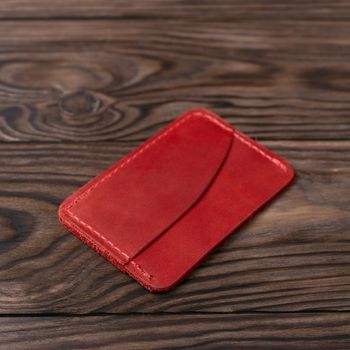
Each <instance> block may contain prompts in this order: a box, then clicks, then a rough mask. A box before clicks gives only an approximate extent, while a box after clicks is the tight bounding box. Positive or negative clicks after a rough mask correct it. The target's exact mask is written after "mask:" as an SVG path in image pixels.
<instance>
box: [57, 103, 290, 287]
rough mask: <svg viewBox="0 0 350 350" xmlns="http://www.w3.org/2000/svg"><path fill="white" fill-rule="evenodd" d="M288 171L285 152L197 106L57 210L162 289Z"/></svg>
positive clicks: (87, 238)
mask: <svg viewBox="0 0 350 350" xmlns="http://www.w3.org/2000/svg"><path fill="white" fill-rule="evenodd" d="M293 176H294V172H293V169H292V168H291V166H290V165H289V164H288V163H287V162H286V161H285V160H284V159H283V158H281V157H278V156H277V155H275V154H273V153H272V152H271V151H269V150H267V149H266V148H264V147H263V146H261V145H259V144H257V143H256V142H254V141H253V140H251V139H250V138H248V137H247V136H246V135H244V134H242V133H241V132H239V131H238V130H235V129H233V128H232V127H231V126H230V125H229V124H227V123H226V122H224V121H223V120H222V119H220V118H219V117H217V116H216V115H214V114H213V113H211V112H209V111H206V110H203V109H196V110H191V111H189V112H187V113H186V114H184V115H183V116H181V117H180V118H178V119H177V120H176V121H174V122H173V123H171V124H169V125H168V126H167V127H165V128H164V129H163V130H161V131H160V132H159V133H158V134H156V135H155V136H153V137H152V138H150V139H149V140H147V141H146V142H145V143H143V144H142V145H141V146H139V147H138V148H136V149H135V150H134V151H133V152H131V153H130V154H128V155H127V156H126V157H124V158H123V159H121V160H120V161H118V162H117V163H115V164H113V165H112V166H111V167H110V168H108V169H107V170H106V171H104V172H103V173H101V174H100V175H98V176H97V177H95V178H94V179H92V180H91V181H90V182H88V183H87V184H86V185H84V186H83V187H81V188H80V189H79V190H77V191H76V192H75V193H73V194H72V195H71V196H69V197H68V198H67V199H66V200H65V201H64V202H63V203H62V204H61V206H60V208H59V217H60V220H61V222H62V223H63V224H64V225H65V227H66V228H67V229H68V230H69V231H71V232H72V233H73V234H75V235H76V236H77V237H79V238H80V239H81V240H82V241H84V242H85V243H86V244H88V245H89V246H90V247H92V248H93V249H94V250H96V251H97V252H98V253H100V254H101V255H103V256H104V257H105V258H106V259H108V260H109V261H110V262H111V263H113V264H114V265H115V266H117V267H118V268H119V269H120V270H122V271H123V272H127V273H128V274H129V275H130V276H132V277H133V278H135V279H136V280H137V281H138V282H139V283H140V284H141V285H143V286H144V287H145V288H147V289H149V290H150V291H154V292H160V291H166V290H168V289H170V288H171V287H173V286H175V285H176V284H177V283H179V281H181V280H182V279H183V278H184V277H185V276H186V275H187V274H188V273H189V272H190V271H191V270H192V269H193V268H194V267H195V266H196V265H197V264H198V263H199V262H200V261H201V260H202V259H203V258H204V257H205V256H206V255H208V254H209V253H210V252H211V251H212V250H213V249H214V248H215V247H216V246H218V245H219V244H220V243H221V242H222V241H223V240H224V239H225V238H226V237H227V236H229V235H230V234H231V233H232V232H233V231H234V230H235V229H236V228H237V227H238V226H239V225H240V224H242V223H243V222H244V221H245V220H246V219H248V218H249V217H250V216H251V215H252V214H254V213H255V212H256V211H257V210H258V209H259V208H260V207H261V206H263V205H264V204H265V203H266V202H267V201H269V200H270V199H271V198H272V197H274V196H275V195H276V194H277V193H278V192H279V191H281V190H282V189H283V188H284V187H285V186H286V185H287V184H288V183H289V182H290V181H291V180H292V178H293Z"/></svg>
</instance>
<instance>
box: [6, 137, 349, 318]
mask: <svg viewBox="0 0 350 350" xmlns="http://www.w3.org/2000/svg"><path fill="white" fill-rule="evenodd" d="M264 143H265V144H266V145H267V146H268V147H270V148H271V149H273V150H275V151H276V152H278V153H279V154H281V155H284V156H286V157H287V158H288V159H289V160H290V161H291V162H292V164H293V165H294V166H295V168H296V170H297V173H298V178H297V181H296V183H295V185H293V186H292V187H291V188H289V189H288V190H287V191H286V192H285V193H283V194H282V195H281V196H280V197H278V198H277V200H275V201H274V202H273V203H272V204H271V205H269V206H268V207H267V208H266V209H265V210H264V211H263V212H261V213H260V214H259V215H258V216H257V217H255V218H254V219H252V220H251V221H250V222H249V223H247V224H246V225H244V226H243V227H242V228H241V229H240V230H239V231H238V232H237V233H236V234H235V235H234V236H233V237H231V238H230V239H229V240H228V241H227V242H226V244H225V245H224V246H223V247H221V248H220V249H219V250H218V251H217V252H216V253H215V254H214V255H213V256H212V257H210V258H209V259H208V260H207V261H206V262H205V263H204V264H203V265H202V266H201V267H200V268H199V269H198V270H196V272H195V273H194V274H192V276H191V277H190V278H189V279H188V280H186V281H185V282H184V283H183V284H181V286H179V287H178V288H177V289H175V290H174V291H172V292H169V293H166V294H163V295H153V294H151V293H149V292H147V291H145V290H144V289H143V288H142V287H140V286H139V285H138V284H137V283H136V282H135V281H133V280H132V279H131V278H129V277H128V276H126V275H123V274H122V273H120V272H119V271H118V270H117V269H115V268H114V267H113V266H112V265H111V264H109V263H108V262H107V261H105V260H104V259H103V258H102V257H100V256H98V255H97V254H96V253H95V252H93V251H92V250H91V249H90V248H88V247H86V246H85V245H83V244H82V243H81V241H79V240H78V239H76V238H75V237H74V236H73V235H71V234H69V233H67V232H66V231H65V230H64V229H63V228H62V227H61V225H60V224H59V222H58V220H57V214H56V211H57V206H58V204H59V203H60V202H61V201H62V200H63V199H64V198H65V197H66V196H67V195H68V194H69V193H70V192H72V191H73V190H75V189H76V188H78V187H79V186H80V185H81V184H83V183H84V182H86V181H87V180H88V179H90V178H91V177H93V176H94V175H95V174H97V173H98V172H99V171H101V170H102V169H104V168H105V167H107V166H108V165H110V164H111V163H112V162H113V161H115V160H117V159H119V158H120V157H121V156H122V155H125V154H126V153H128V152H129V151H130V150H131V148H132V147H134V146H136V143H114V142H109V143H87V144H76V143H71V144H55V143H47V144H44V143H42V144H36V143H30V144H26V143H19V144H16V143H4V144H2V145H1V148H0V223H1V235H0V239H1V244H0V313H40V312H42V313H45V312H79V313H88V312H91V311H95V312H99V311H104V312H155V311H161V312H181V311H220V312H221V311H223V312H229V311H244V310H258V311H302V310H343V311H344V310H349V309H350V273H349V272H350V254H349V253H350V236H349V225H350V215H349V208H350V197H349V196H348V195H347V194H348V193H349V188H350V186H349V185H350V177H349V173H350V142H349V141H332V142H331V141H328V142H321V141H320V142H316V141H312V142H311V141H299V142H296V141H294V142H292V141H289V142H286V141H285V142H282V141H281V142H278V141H270V142H264Z"/></svg>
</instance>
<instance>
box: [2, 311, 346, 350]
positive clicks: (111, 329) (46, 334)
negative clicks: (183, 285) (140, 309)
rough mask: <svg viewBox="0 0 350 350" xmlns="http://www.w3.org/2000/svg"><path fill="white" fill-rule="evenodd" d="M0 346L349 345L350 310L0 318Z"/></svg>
mask: <svg viewBox="0 0 350 350" xmlns="http://www.w3.org/2000/svg"><path fill="white" fill-rule="evenodd" d="M0 329H1V330H0V335H1V337H0V349H6V350H20V349H31V350H39V349H40V350H41V349H46V350H50V349H55V350H56V349H70V350H73V349H125V350H127V349H133V350H137V349H140V350H146V349H157V350H165V349H207V350H208V349H215V350H217V349H245V350H248V349H250V350H253V349H254V350H257V349H268V350H271V349H284V350H289V349H303V350H307V349H315V350H322V349H324V350H329V349H332V350H337V349H343V350H345V349H349V347H350V337H349V334H350V314H349V313H325V314H323V313H320V314H248V315H220V314H216V315H215V314H214V315H176V314H175V315H128V316H121V315H120V316H100V317H40V318H37V317H36V318H34V317H17V318H7V317H4V318H1V319H0Z"/></svg>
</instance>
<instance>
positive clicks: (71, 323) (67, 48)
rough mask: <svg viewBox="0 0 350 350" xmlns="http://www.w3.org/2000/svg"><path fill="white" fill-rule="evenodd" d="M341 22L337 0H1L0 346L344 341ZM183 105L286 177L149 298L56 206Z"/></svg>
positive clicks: (347, 220)
mask: <svg viewBox="0 0 350 350" xmlns="http://www.w3.org/2000/svg"><path fill="white" fill-rule="evenodd" d="M349 19H350V3H349V2H347V1H343V0H339V1H330V0H318V1H311V0H295V1H277V0H271V1H268V2H266V1H265V2H261V1H257V0H246V1H243V0H218V1H209V0H202V1H196V0H188V1H182V0H142V1H141V0H139V1H129V0H99V1H96V0H94V1H92V0H84V1H81V0H69V1H62V0H60V1H58V0H50V1H49V0H32V1H28V0H2V1H0V349H1V350H2V349H4V350H5V349H6V350H12V349H13V350H17V349H31V350H32V349H33V350H36V349H123V350H124V349H177V348H184V349H186V348H189V349H230V348H235V349H254V350H255V349H286V350H288V349H317V350H321V349H344V350H348V349H349V348H350V337H349V334H350V328H349V325H350V231H349V227H350V180H349V179H350V177H349V173H350V141H349V140H350V88H349V86H350V85H349V81H350V36H349V33H350V22H349ZM192 107H205V108H209V109H212V110H213V111H214V112H216V113H218V114H220V115H222V116H223V117H224V118H225V119H226V120H227V121H228V122H230V123H231V124H233V125H234V126H235V127H238V128H239V129H241V130H242V131H243V132H245V133H247V134H249V135H251V136H253V137H255V138H258V139H259V140H261V141H262V143H264V144H265V145H267V146H268V147H270V148H271V149H273V150H274V151H276V152H277V153H279V154H281V155H283V156H285V157H286V158H288V159H289V160H290V161H291V162H292V163H293V165H294V166H295V168H296V170H297V176H298V177H297V181H296V183H295V185H293V186H292V187H291V188H289V189H288V190H287V191H286V192H284V193H283V194H282V195H281V196H279V197H278V198H277V199H276V200H275V201H273V202H272V203H271V204H270V205H269V206H268V207H267V208H266V209H264V211H262V212H261V213H260V214H258V215H257V216H256V217H255V218H254V219H252V220H251V221H250V222H248V223H247V224H245V225H244V226H243V227H242V228H241V229H240V230H239V231H238V232H237V233H236V234H235V235H234V236H233V237H231V238H230V239H228V240H227V241H226V243H225V244H224V245H223V246H222V247H221V248H220V249H219V250H218V251H216V252H215V253H214V254H213V255H212V256H211V257H210V258H209V259H208V260H206V262H205V263H204V264H203V265H201V267H200V268H199V269H197V270H196V271H195V272H194V274H192V275H191V276H190V277H189V278H188V279H187V280H186V281H184V283H182V284H181V285H180V286H179V287H178V288H177V289H175V290H173V291H172V292H170V293H167V294H162V295H153V294H150V293H149V292H147V291H145V290H144V289H143V288H142V287H140V286H139V285H138V284H137V283H136V282H135V281H133V280H132V279H131V278H129V277H128V276H125V275H123V274H122V273H120V272H119V271H118V270H117V269H115V268H114V267H113V266H112V265H111V264H109V263H108V262H107V261H105V260H104V259H103V258H102V257H100V256H98V255H97V254H96V253H95V252H94V251H92V250H91V249H89V248H88V247H86V246H84V245H83V244H82V243H81V242H80V241H79V240H78V239H76V238H75V237H73V236H72V235H71V234H70V233H68V232H66V231H65V230H64V229H63V227H62V226H61V225H60V224H59V222H58V220H57V207H58V205H59V203H60V202H61V201H62V200H63V199H64V198H65V197H66V196H67V195H68V194H69V193H71V192H72V191H73V190H75V189H77V188H78V187H79V186H81V185H82V184H83V183H85V182H86V181H87V180H89V179H90V178H92V177H93V176H94V175H96V174H97V173H99V172H100V171H101V170H103V169H104V168H105V167H107V166H108V165H110V164H111V163H113V162H114V161H115V160H117V159H120V158H121V157H122V156H124V155H125V154H127V153H128V152H129V151H130V150H131V149H133V148H134V147H135V146H137V145H138V144H139V143H140V142H142V141H143V140H145V139H146V138H148V137H149V136H151V135H152V134H154V133H155V132H156V131H158V130H159V129H160V128H161V127H162V126H163V125H165V124H167V123H168V122H170V121H171V120H172V119H174V118H175V117H176V116H177V115H179V114H180V113H182V112H183V111H184V110H186V109H188V108H192ZM105 313H108V314H109V313H111V314H113V313H115V315H110V316H106V315H105ZM58 314H60V315H61V316H58ZM76 314H84V316H75V315H76ZM50 315H51V316H52V317H51V316H50ZM32 316H33V317H32ZM49 316H50V317H49Z"/></svg>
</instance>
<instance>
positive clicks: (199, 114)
mask: <svg viewBox="0 0 350 350" xmlns="http://www.w3.org/2000/svg"><path fill="white" fill-rule="evenodd" d="M191 117H202V118H205V119H206V120H208V121H210V122H213V123H214V124H215V125H217V126H219V127H220V128H221V129H223V130H224V131H226V132H227V131H228V132H230V134H232V132H233V129H231V128H230V127H229V126H226V125H224V124H222V123H221V122H220V121H219V120H218V119H217V118H215V117H213V116H212V115H210V114H207V113H205V112H202V111H200V112H192V113H190V114H188V115H187V116H185V117H184V118H183V119H181V120H179V121H178V122H175V124H174V125H173V126H171V127H170V128H168V129H167V130H166V131H164V132H163V133H161V134H159V135H158V136H156V137H155V138H154V139H153V140H152V141H151V142H149V143H147V144H146V145H145V146H143V147H142V146H141V148H140V149H139V150H138V151H136V152H135V153H134V154H133V155H132V156H131V157H129V158H127V159H126V160H125V161H122V163H121V164H120V165H119V166H117V167H116V168H114V169H113V170H112V171H111V172H110V173H109V174H107V175H106V176H104V177H103V178H101V179H100V180H99V181H97V182H95V183H94V184H93V185H92V186H91V187H89V188H88V189H87V190H85V191H84V192H82V193H80V194H79V195H78V196H77V197H76V198H75V199H74V200H73V201H72V203H70V204H69V205H68V206H67V207H66V208H65V209H66V211H67V213H69V214H70V216H71V217H73V218H74V219H75V220H76V221H77V222H78V223H79V224H81V225H82V226H84V227H85V228H86V229H88V230H89V231H90V232H92V233H94V234H95V235H96V236H97V237H99V238H100V239H101V240H102V241H103V242H104V243H106V244H107V245H108V246H110V247H111V248H113V249H114V250H116V251H117V252H118V253H119V254H120V255H122V256H123V257H124V258H126V259H127V263H129V262H130V263H131V264H132V265H133V266H134V267H135V268H136V269H137V270H138V271H139V272H140V273H141V274H142V275H144V276H145V277H146V278H147V279H149V280H151V279H152V277H153V276H152V275H151V274H149V273H148V272H146V271H145V270H144V269H143V268H142V267H141V266H140V265H139V264H137V263H136V262H135V261H133V260H131V259H130V257H129V256H128V255H127V254H126V253H124V252H123V251H121V250H120V249H119V248H118V247H117V246H116V245H114V244H113V243H112V242H111V241H109V240H108V239H107V238H105V237H104V236H103V235H102V234H101V233H100V232H98V231H96V230H95V229H94V228H93V227H92V226H90V225H89V224H87V223H86V222H84V221H83V220H81V219H80V218H79V217H78V216H76V215H75V214H73V212H72V211H71V208H72V207H73V206H75V205H76V204H77V203H78V202H79V201H80V200H81V199H82V198H84V197H87V196H88V195H89V194H90V193H91V192H92V191H93V190H95V189H96V188H97V187H98V186H99V185H100V184H102V183H103V182H104V181H106V180H107V179H109V178H110V177H111V176H112V175H114V174H115V173H117V172H118V171H120V170H121V169H123V168H125V167H126V166H127V165H128V164H129V163H130V162H132V161H133V160H135V159H136V158H137V157H139V156H140V155H141V154H142V153H143V152H145V151H146V150H147V149H148V148H150V147H151V146H153V145H155V144H156V143H158V142H159V141H160V140H161V139H163V138H164V137H165V136H167V135H168V134H169V133H170V132H172V131H174V130H175V129H177V128H178V127H179V126H181V125H183V124H184V123H185V122H187V121H188V120H190V119H191ZM235 137H237V138H238V139H239V140H240V141H242V142H243V143H244V144H246V145H247V146H248V147H250V148H252V149H254V150H255V151H256V152H258V153H260V154H261V155H262V156H263V157H265V158H266V159H268V160H269V161H271V162H272V163H274V164H275V165H277V166H278V167H280V168H281V169H282V170H284V171H287V170H286V166H285V165H284V164H283V163H282V162H281V161H280V160H278V159H277V158H274V157H272V156H270V155H268V154H267V153H266V152H264V151H263V150H262V149H260V148H259V147H257V146H255V145H254V144H252V143H251V142H250V141H249V140H247V139H245V138H244V137H243V136H241V135H239V134H238V133H235Z"/></svg>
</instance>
